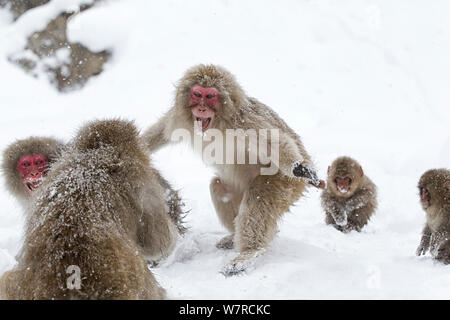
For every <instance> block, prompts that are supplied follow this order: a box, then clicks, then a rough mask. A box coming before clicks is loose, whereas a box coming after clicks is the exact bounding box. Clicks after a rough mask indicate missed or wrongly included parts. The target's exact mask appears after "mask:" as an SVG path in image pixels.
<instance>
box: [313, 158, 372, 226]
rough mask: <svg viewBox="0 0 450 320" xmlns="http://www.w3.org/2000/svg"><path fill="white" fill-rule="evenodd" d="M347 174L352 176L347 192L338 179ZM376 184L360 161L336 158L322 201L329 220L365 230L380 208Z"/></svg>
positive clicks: (326, 217) (334, 224)
mask: <svg viewBox="0 0 450 320" xmlns="http://www.w3.org/2000/svg"><path fill="white" fill-rule="evenodd" d="M338 176H347V177H350V178H351V179H352V183H351V184H350V189H349V191H348V192H347V193H345V194H342V193H341V192H339V190H338V188H337V186H336V182H335V179H336V177H338ZM376 198H377V191H376V186H375V184H374V183H373V182H372V181H371V180H370V179H369V178H368V177H367V176H366V175H364V172H363V170H362V168H361V166H360V164H359V163H358V162H357V161H355V160H354V159H352V158H349V157H340V158H338V159H336V160H335V161H334V162H333V163H332V165H331V166H330V168H329V170H328V183H327V188H326V189H325V190H324V191H323V192H322V196H321V203H322V208H323V209H324V211H325V222H326V224H329V225H332V226H333V227H335V228H336V229H337V230H339V231H342V232H349V231H352V230H355V231H358V232H359V231H361V229H362V228H363V227H364V226H365V225H366V224H367V223H368V222H369V220H370V218H371V216H372V215H373V213H374V211H375V210H376V208H377V199H376Z"/></svg>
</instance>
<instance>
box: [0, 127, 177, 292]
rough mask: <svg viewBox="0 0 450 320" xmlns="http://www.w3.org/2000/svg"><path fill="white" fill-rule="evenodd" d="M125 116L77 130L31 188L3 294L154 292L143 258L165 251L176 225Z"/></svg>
mask: <svg viewBox="0 0 450 320" xmlns="http://www.w3.org/2000/svg"><path fill="white" fill-rule="evenodd" d="M159 179H160V176H159V174H158V173H157V171H156V170H155V169H153V168H152V167H151V165H150V162H149V158H148V156H147V155H146V153H145V149H144V146H143V144H142V141H141V140H140V138H139V135H138V131H137V129H136V127H135V126H134V124H133V123H132V122H127V121H120V120H104V121H94V122H91V123H89V124H87V125H86V126H84V127H83V128H81V129H80V131H79V132H78V134H77V136H76V137H75V138H74V140H73V141H72V142H71V143H70V144H69V145H68V146H67V148H66V150H65V151H64V152H63V154H62V155H61V157H60V159H59V160H58V161H57V162H56V163H54V164H53V166H52V169H51V170H50V171H49V173H48V175H47V178H46V179H44V181H43V182H42V184H41V185H40V187H39V188H38V189H37V190H36V195H35V196H34V201H33V206H31V207H30V212H29V213H28V215H27V217H28V218H27V222H26V228H25V241H24V245H23V247H22V249H21V251H20V253H19V255H18V265H17V266H16V267H15V268H14V269H13V270H11V271H8V272H6V273H5V274H4V275H3V276H2V278H1V279H0V296H2V297H3V298H5V299H162V298H164V297H165V291H164V290H163V289H162V288H161V287H160V286H159V285H158V283H157V282H156V280H155V278H154V277H153V275H152V273H151V272H150V270H149V269H148V267H147V263H146V260H145V257H148V258H150V259H152V260H157V259H159V258H160V257H164V256H167V255H168V254H169V253H170V252H171V251H172V249H173V247H174V245H175V241H176V240H177V238H178V230H177V226H176V224H175V223H173V221H172V219H170V216H169V215H168V214H167V203H166V200H165V194H164V192H165V190H164V188H163V187H162V186H161V184H160V181H159Z"/></svg>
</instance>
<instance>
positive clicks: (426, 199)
mask: <svg viewBox="0 0 450 320" xmlns="http://www.w3.org/2000/svg"><path fill="white" fill-rule="evenodd" d="M419 193H420V203H421V204H422V208H424V209H425V210H426V209H428V208H429V207H430V206H431V194H430V192H429V191H428V189H427V188H423V187H419Z"/></svg>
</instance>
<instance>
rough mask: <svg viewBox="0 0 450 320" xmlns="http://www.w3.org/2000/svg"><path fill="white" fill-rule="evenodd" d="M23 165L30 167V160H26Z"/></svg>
mask: <svg viewBox="0 0 450 320" xmlns="http://www.w3.org/2000/svg"><path fill="white" fill-rule="evenodd" d="M22 165H23V166H24V167H29V166H30V163H29V162H24V163H22Z"/></svg>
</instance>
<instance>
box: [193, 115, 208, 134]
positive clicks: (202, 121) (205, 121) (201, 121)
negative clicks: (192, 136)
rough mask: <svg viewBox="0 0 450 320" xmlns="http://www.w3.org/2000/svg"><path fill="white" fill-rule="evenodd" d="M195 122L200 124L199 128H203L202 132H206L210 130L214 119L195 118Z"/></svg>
mask: <svg viewBox="0 0 450 320" xmlns="http://www.w3.org/2000/svg"><path fill="white" fill-rule="evenodd" d="M195 122H196V123H197V124H198V126H199V127H201V128H202V131H203V132H205V131H206V130H208V129H209V128H210V126H211V123H212V118H201V117H195Z"/></svg>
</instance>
